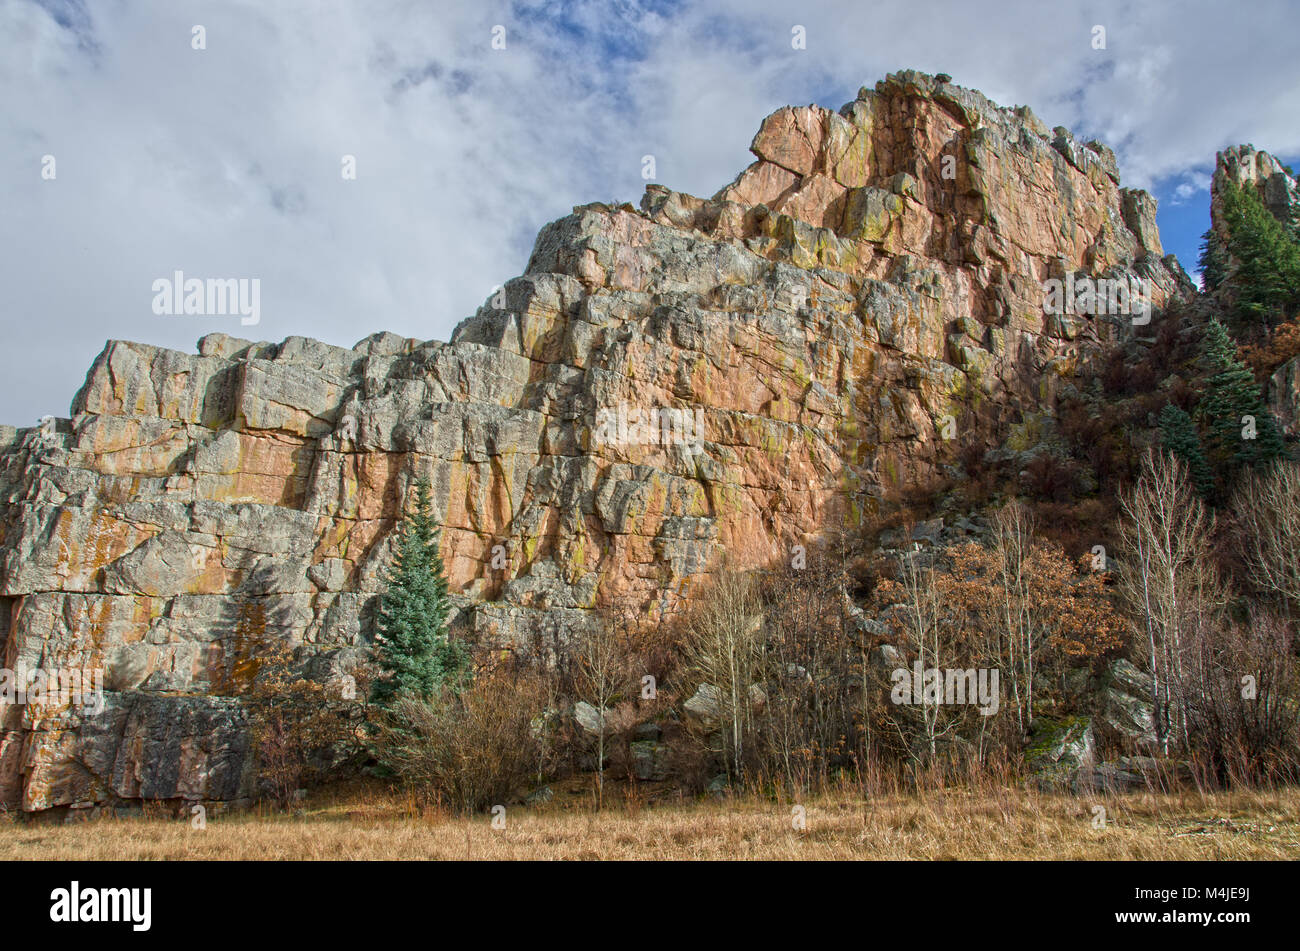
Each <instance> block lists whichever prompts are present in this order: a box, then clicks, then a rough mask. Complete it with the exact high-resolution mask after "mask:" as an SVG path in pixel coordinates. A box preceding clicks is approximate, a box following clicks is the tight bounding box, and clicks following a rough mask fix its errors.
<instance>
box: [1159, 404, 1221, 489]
mask: <svg viewBox="0 0 1300 951" xmlns="http://www.w3.org/2000/svg"><path fill="white" fill-rule="evenodd" d="M1160 438H1161V442H1162V443H1163V444H1164V447H1165V449H1166V450H1167V451H1169V452H1172V453H1173V454H1174V455H1175V456H1177V457H1178V458H1179V459H1181V460H1182V461H1183V462H1184V463H1185V464H1186V465H1187V471H1188V473H1190V475H1191V477H1192V484H1193V485H1194V486H1195V487H1196V491H1197V493H1198V494H1199V495H1200V496H1201V498H1203V499H1206V500H1209V499H1210V498H1211V497H1212V496H1213V494H1214V475H1213V474H1212V473H1211V472H1210V466H1209V464H1208V463H1207V462H1206V461H1205V453H1203V452H1202V451H1201V437H1200V434H1198V433H1197V431H1196V425H1195V424H1194V423H1193V422H1192V417H1190V416H1188V415H1187V414H1186V413H1185V412H1183V411H1182V410H1181V409H1179V408H1178V407H1177V406H1175V405H1174V404H1172V403H1169V404H1167V405H1166V406H1165V408H1164V409H1163V410H1161V411H1160Z"/></svg>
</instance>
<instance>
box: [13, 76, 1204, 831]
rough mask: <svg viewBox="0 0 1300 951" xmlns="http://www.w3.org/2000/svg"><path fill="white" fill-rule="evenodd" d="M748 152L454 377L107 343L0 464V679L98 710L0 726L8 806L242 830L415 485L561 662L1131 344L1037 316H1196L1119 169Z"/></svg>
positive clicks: (657, 195) (805, 128) (836, 126)
mask: <svg viewBox="0 0 1300 951" xmlns="http://www.w3.org/2000/svg"><path fill="white" fill-rule="evenodd" d="M753 151H754V153H755V155H756V156H757V157H758V159H759V160H758V161H757V162H756V163H755V164H753V165H751V166H750V167H749V168H748V169H746V170H745V171H744V172H742V173H741V175H740V176H739V177H738V178H737V180H736V181H735V182H733V183H732V184H731V185H729V186H727V187H725V188H724V189H723V190H722V191H721V192H719V193H718V195H717V196H716V197H715V198H713V199H703V198H697V197H693V196H689V195H683V194H680V193H676V192H672V191H669V190H668V189H665V188H662V187H659V186H651V187H650V188H649V189H648V190H647V194H646V196H645V198H644V199H643V201H642V207H641V208H640V209H637V208H633V207H632V206H630V205H623V206H619V207H608V206H604V205H588V206H585V207H580V208H576V209H575V210H574V213H573V214H572V215H570V216H568V217H566V218H563V219H561V220H559V221H556V222H553V223H552V224H550V225H548V226H547V227H546V228H544V229H543V230H542V232H541V234H539V236H538V239H537V243H536V246H535V248H534V252H533V255H532V259H531V260H530V262H529V265H528V269H527V272H526V273H525V274H524V275H523V276H521V277H519V278H516V279H514V280H511V281H509V282H508V283H507V284H506V285H505V290H504V295H503V296H504V300H500V299H497V298H493V299H492V300H489V301H488V302H487V303H486V304H485V305H484V306H483V307H482V308H481V309H480V310H479V311H478V312H477V313H476V314H475V315H474V316H472V317H470V318H469V319H467V320H465V321H464V322H463V323H462V324H461V325H460V326H459V327H458V328H457V330H456V332H455V334H454V335H453V337H452V340H451V342H450V343H439V342H436V341H435V342H421V341H416V340H407V339H402V338H398V337H395V336H393V335H391V334H376V335H374V336H372V337H369V338H367V339H366V340H363V341H362V342H361V343H359V344H357V345H356V346H355V347H354V348H352V349H350V350H349V349H343V348H339V347H332V346H327V345H325V344H321V343H317V342H315V341H311V340H305V339H303V338H290V339H289V340H286V341H284V342H283V343H280V344H271V343H254V342H250V341H242V340H235V339H233V338H229V337H225V336H224V335H213V336H210V337H206V338H204V340H202V341H200V347H199V354H198V355H194V354H184V353H177V352H173V351H168V350H162V349H159V348H155V347H149V346H145V345H141V344H131V343H122V342H114V343H111V344H109V346H108V347H107V349H106V350H105V351H104V353H103V354H101V355H100V357H99V358H98V359H97V360H96V362H95V365H94V366H93V367H92V368H91V371H90V373H89V375H88V377H87V381H86V385H85V387H84V388H83V389H82V391H81V392H80V393H79V394H78V396H77V397H76V399H75V400H74V402H73V407H72V418H71V419H70V420H65V421H61V422H52V423H50V424H48V425H47V426H45V427H43V428H42V429H39V430H20V431H14V430H0V646H2V649H3V659H4V663H5V665H6V666H7V667H10V668H12V667H14V666H15V665H16V664H17V663H18V662H19V661H23V662H26V663H28V664H31V665H37V664H44V665H54V666H68V667H78V668H83V667H84V668H94V669H99V670H102V671H103V674H104V684H105V693H106V703H105V706H104V709H103V710H102V711H101V712H100V713H98V714H94V715H90V714H87V713H85V712H84V711H79V710H77V709H72V708H69V709H64V710H60V711H54V712H38V711H34V710H33V709H31V708H30V707H24V706H16V705H13V704H10V705H5V704H3V703H0V801H3V802H4V803H5V804H6V805H10V806H19V807H21V808H24V809H32V810H34V809H46V808H51V807H54V806H76V805H85V804H91V803H96V802H104V801H108V800H113V799H133V798H157V799H176V798H192V799H204V798H207V799H238V798H241V797H244V796H247V795H249V794H250V793H251V792H252V791H253V785H252V766H251V764H250V762H249V758H248V756H247V749H248V737H247V731H246V729H245V728H244V725H243V719H242V716H243V714H242V712H241V703H240V699H239V698H240V696H241V694H243V693H244V692H246V691H247V690H248V688H249V686H250V683H251V681H252V677H253V676H254V674H255V671H256V664H255V663H253V661H255V660H256V658H257V656H258V655H259V652H261V651H263V650H265V649H266V647H268V646H270V645H275V644H281V643H287V644H289V645H290V646H292V647H293V648H294V649H295V651H296V652H297V656H298V657H299V659H300V660H301V661H302V662H303V664H304V665H305V669H306V670H308V671H309V672H310V674H311V676H314V677H318V678H320V679H326V680H328V679H332V678H335V677H339V676H341V674H342V673H343V672H344V671H346V670H347V669H348V668H349V667H350V666H351V665H352V664H353V663H355V661H356V660H357V658H358V657H359V656H361V655H362V654H364V653H365V651H366V650H367V645H368V641H369V637H370V635H371V624H372V617H373V611H374V608H375V603H374V602H375V598H376V596H377V595H378V593H379V592H380V591H381V590H382V579H383V574H384V571H385V569H386V568H387V566H388V565H389V564H390V562H391V554H392V540H393V529H394V526H395V525H396V520H397V518H398V517H399V515H400V512H401V510H402V505H403V503H404V501H405V500H407V499H408V498H409V497H410V495H411V492H412V487H413V485H414V483H415V481H416V480H417V479H419V478H427V479H429V481H430V482H431V485H432V487H433V497H434V502H435V507H436V514H437V516H438V518H439V520H440V522H441V524H442V526H443V536H442V538H443V541H442V551H443V557H444V560H445V562H446V565H447V570H448V575H449V578H450V582H451V587H452V590H453V592H454V594H455V597H456V608H457V610H456V615H455V618H454V620H453V631H454V633H455V636H458V637H464V638H467V639H470V640H472V641H474V642H476V643H478V644H480V645H483V646H511V647H514V648H515V649H518V650H522V651H537V652H541V653H546V652H547V651H550V650H552V649H554V648H555V647H556V646H557V645H561V644H563V642H564V640H565V639H566V638H567V637H569V636H571V635H572V633H573V631H574V630H576V629H577V628H579V627H580V626H582V625H585V624H589V623H591V622H592V617H593V612H594V609H595V608H597V607H598V606H600V605H603V604H613V603H630V604H633V605H635V606H637V607H639V608H640V610H641V612H642V615H643V617H644V622H645V623H646V624H657V623H659V622H660V621H661V620H662V619H663V616H664V614H665V613H666V612H671V611H673V610H675V609H677V608H679V607H680V602H681V601H682V599H683V597H686V598H690V597H697V596H699V595H698V592H699V591H701V590H703V587H702V585H701V582H703V581H706V580H707V578H708V576H709V575H710V574H711V573H712V572H714V571H716V570H717V568H718V566H719V565H721V564H722V563H723V561H724V559H725V560H726V563H727V564H729V565H731V566H733V567H737V568H756V567H764V566H769V565H772V564H774V563H777V562H779V561H781V560H783V559H785V558H788V557H789V556H790V550H791V547H792V546H793V545H796V544H801V545H805V546H806V545H809V544H812V543H814V542H815V540H816V539H817V538H818V537H819V536H820V535H821V533H823V532H824V531H825V530H827V528H828V527H832V526H836V525H839V524H841V523H849V524H852V523H853V522H854V521H855V520H857V519H859V518H861V517H862V516H863V515H866V514H870V513H872V512H874V511H875V510H877V509H878V508H879V507H880V506H881V505H882V504H883V502H885V501H886V500H888V499H889V498H891V497H893V496H896V495H898V494H899V493H901V492H903V491H904V490H906V489H907V488H908V487H911V486H915V485H917V484H919V483H921V482H922V481H924V480H926V479H927V478H929V477H931V476H932V475H934V474H935V473H936V472H937V471H938V467H939V465H940V461H941V460H942V459H951V457H952V448H953V447H952V446H947V445H945V441H944V439H943V437H942V436H941V433H942V431H943V427H944V423H945V420H947V419H949V418H964V415H963V414H964V413H965V411H966V410H967V409H975V410H976V411H977V413H976V415H977V417H978V418H979V420H980V421H981V427H982V428H981V430H980V432H979V433H959V434H958V437H957V438H958V443H960V442H961V441H962V440H963V439H965V440H970V439H977V440H979V441H982V442H987V443H988V446H989V448H994V447H996V445H997V441H998V439H999V438H1000V437H999V434H1000V433H1005V432H1006V429H1007V427H1008V425H1009V424H1011V423H1015V422H1019V421H1020V420H1021V418H1022V415H1023V414H1024V413H1027V412H1032V413H1037V414H1042V413H1049V414H1050V412H1051V411H1052V401H1053V399H1054V394H1055V392H1056V390H1057V388H1058V387H1059V386H1061V385H1063V384H1064V382H1067V381H1068V380H1069V379H1070V377H1071V375H1072V374H1074V373H1076V372H1077V371H1078V369H1079V368H1080V367H1082V366H1084V365H1086V363H1087V361H1088V359H1089V358H1090V357H1091V356H1093V355H1094V354H1096V353H1098V352H1099V351H1100V350H1101V349H1102V348H1103V347H1104V346H1105V345H1106V343H1107V342H1108V341H1113V340H1115V339H1117V338H1118V337H1119V336H1120V335H1122V334H1125V333H1131V332H1132V321H1131V319H1130V318H1129V317H1127V316H1123V315H1120V316H1114V315H1112V316H1098V317H1091V316H1081V317H1077V318H1075V319H1073V320H1070V321H1066V320H1063V319H1060V318H1058V317H1057V316H1056V315H1048V314H1045V313H1044V309H1043V298H1044V290H1043V288H1044V284H1043V282H1044V281H1045V280H1047V279H1050V278H1060V277H1062V276H1064V275H1066V274H1067V273H1070V274H1079V275H1087V276H1092V277H1101V276H1108V275H1109V276H1122V277H1134V278H1140V279H1142V280H1144V281H1146V282H1147V285H1148V287H1149V289H1150V295H1151V297H1152V299H1153V302H1154V303H1155V304H1156V305H1159V304H1161V303H1163V302H1164V301H1165V300H1166V299H1167V298H1168V297H1169V296H1170V295H1172V294H1175V293H1180V292H1181V290H1182V289H1184V288H1186V286H1187V285H1186V279H1185V277H1184V276H1183V275H1182V273H1181V271H1179V270H1176V265H1174V266H1173V267H1174V268H1175V269H1174V270H1171V269H1170V266H1169V265H1167V264H1166V263H1165V262H1164V261H1162V260H1160V258H1159V244H1158V235H1157V234H1156V232H1155V226H1154V202H1151V201H1150V200H1149V198H1145V197H1142V195H1141V193H1130V192H1126V191H1124V190H1122V189H1120V188H1119V187H1118V184H1117V181H1116V179H1117V175H1118V173H1117V172H1115V171H1114V168H1113V166H1114V162H1113V156H1110V157H1109V158H1107V156H1108V150H1104V147H1102V146H1096V145H1095V144H1090V145H1088V146H1080V145H1076V144H1075V143H1074V142H1073V140H1072V139H1070V138H1069V136H1068V134H1066V133H1064V132H1063V130H1062V131H1060V132H1059V133H1058V134H1056V135H1055V136H1053V135H1052V134H1050V133H1048V131H1047V130H1046V129H1045V128H1043V127H1042V125H1041V123H1039V122H1038V121H1037V120H1036V119H1034V118H1033V116H1032V113H1029V112H1028V110H1019V111H1010V110H1004V109H1001V108H999V107H997V106H995V105H994V104H992V103H990V102H988V100H986V99H985V98H984V97H983V96H981V95H980V94H979V93H976V92H972V91H970V90H965V89H961V88H960V87H957V86H953V85H951V84H947V83H939V82H937V81H935V80H934V79H932V78H930V77H927V76H923V75H921V74H917V73H904V74H899V75H898V76H893V77H890V78H889V79H887V80H885V81H883V82H881V83H879V84H877V86H876V88H875V90H874V91H864V92H863V93H861V94H860V96H859V98H858V99H857V100H856V101H854V102H853V103H850V104H849V105H847V106H846V107H845V108H844V109H843V110H841V112H840V113H839V114H834V113H830V112H827V111H826V110H823V109H819V108H816V107H808V108H792V109H783V110H780V111H779V112H777V113H775V114H774V115H773V116H771V117H769V118H768V119H767V120H766V121H765V122H764V123H763V126H762V128H761V129H760V131H759V134H758V135H757V136H756V137H755V140H754V144H753ZM688 579H689V581H690V582H691V583H690V584H687V583H686V582H687V580H688Z"/></svg>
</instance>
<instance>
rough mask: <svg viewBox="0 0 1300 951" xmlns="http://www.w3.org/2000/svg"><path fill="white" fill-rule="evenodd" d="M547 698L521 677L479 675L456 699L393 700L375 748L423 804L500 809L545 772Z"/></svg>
mask: <svg viewBox="0 0 1300 951" xmlns="http://www.w3.org/2000/svg"><path fill="white" fill-rule="evenodd" d="M551 699H552V692H551V690H550V689H549V688H548V687H547V685H546V684H545V683H544V682H543V681H542V680H541V679H539V678H538V677H536V676H535V675H532V674H530V673H528V672H518V671H507V670H499V671H493V672H484V673H481V674H480V675H479V676H478V677H477V678H476V679H475V681H474V683H473V684H472V685H471V686H470V687H469V688H467V689H466V690H464V691H463V692H461V693H460V694H456V693H454V692H453V691H451V690H449V689H444V690H443V691H442V692H441V693H439V694H437V695H436V696H434V697H433V698H431V699H430V700H429V701H427V702H426V701H423V700H420V699H418V698H415V697H410V696H406V697H403V698H401V699H400V700H398V702H397V703H396V704H395V705H394V707H393V710H392V714H391V715H390V716H388V717H387V718H385V719H384V720H383V721H382V722H381V724H380V726H379V730H378V736H377V740H376V750H377V753H378V755H379V757H380V759H381V760H382V761H383V762H384V763H385V764H386V765H387V766H388V767H389V768H390V769H392V770H393V771H394V772H395V773H396V774H397V775H398V776H399V777H401V779H402V780H403V781H404V782H406V783H407V784H409V785H411V786H413V787H414V788H415V789H417V790H418V791H420V792H421V793H422V794H423V795H424V796H425V797H426V798H427V800H430V801H435V800H436V801H441V802H443V803H445V804H446V805H448V806H450V807H451V808H452V809H453V810H454V811H456V812H462V813H468V812H473V811H476V810H479V809H483V808H486V807H488V806H492V805H495V804H498V803H502V804H503V803H506V802H509V801H511V800H512V799H513V798H514V797H515V796H516V795H517V794H518V793H519V792H520V791H521V790H522V789H523V788H524V787H525V786H526V785H527V784H528V783H529V782H531V781H535V780H536V779H537V777H538V776H539V775H540V774H542V773H544V771H545V769H546V766H547V763H548V760H549V754H550V735H549V733H550V718H549V717H548V716H547V712H548V709H549V707H550V701H551Z"/></svg>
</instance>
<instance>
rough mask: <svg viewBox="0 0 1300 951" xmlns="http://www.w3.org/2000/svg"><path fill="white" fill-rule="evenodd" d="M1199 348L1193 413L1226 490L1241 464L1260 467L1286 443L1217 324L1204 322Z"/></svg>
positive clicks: (1277, 455)
mask: <svg viewBox="0 0 1300 951" xmlns="http://www.w3.org/2000/svg"><path fill="white" fill-rule="evenodd" d="M1201 347H1202V349H1201V360H1202V366H1203V368H1204V370H1205V372H1206V380H1205V392H1204V394H1203V395H1202V396H1201V399H1200V402H1198V403H1197V404H1196V415H1197V418H1198V421H1199V422H1200V424H1201V428H1202V431H1203V432H1204V433H1205V458H1206V461H1207V462H1208V463H1209V464H1210V466H1211V467H1212V468H1213V470H1214V471H1215V473H1216V476H1217V481H1218V482H1219V485H1220V488H1221V489H1224V490H1226V489H1227V488H1228V487H1229V486H1230V484H1231V482H1232V480H1233V478H1234V477H1235V475H1236V473H1237V472H1238V471H1239V470H1240V469H1241V468H1242V467H1243V466H1250V467H1263V466H1266V465H1268V464H1269V463H1271V462H1272V461H1273V460H1275V459H1279V458H1282V457H1283V456H1285V455H1286V446H1285V445H1284V443H1283V442H1282V434H1281V432H1280V430H1279V429H1278V426H1277V420H1275V419H1274V418H1273V414H1272V413H1270V412H1269V411H1268V409H1267V408H1265V406H1264V400H1263V398H1262V397H1261V396H1260V392H1259V386H1258V384H1256V383H1255V378H1254V376H1252V375H1251V372H1250V370H1248V369H1247V368H1246V366H1245V364H1243V363H1242V362H1241V360H1240V359H1238V357H1237V346H1236V344H1235V343H1233V341H1232V338H1231V337H1230V336H1229V335H1228V331H1227V330H1226V329H1225V328H1224V326H1223V324H1221V323H1219V322H1218V321H1217V320H1211V321H1210V323H1209V325H1208V326H1207V327H1206V330H1205V337H1204V339H1203V340H1202V344H1201Z"/></svg>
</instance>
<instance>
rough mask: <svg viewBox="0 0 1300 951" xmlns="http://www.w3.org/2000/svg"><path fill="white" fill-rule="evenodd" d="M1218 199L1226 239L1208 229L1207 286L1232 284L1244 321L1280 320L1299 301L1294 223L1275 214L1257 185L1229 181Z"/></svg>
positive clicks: (1299, 266) (1203, 262)
mask: <svg viewBox="0 0 1300 951" xmlns="http://www.w3.org/2000/svg"><path fill="white" fill-rule="evenodd" d="M1219 199H1220V220H1221V222H1222V225H1223V229H1224V231H1225V232H1226V242H1221V241H1220V239H1219V238H1218V236H1216V235H1213V234H1211V233H1210V232H1207V233H1206V235H1207V236H1206V244H1205V247H1204V250H1203V251H1202V255H1201V269H1202V272H1203V273H1205V274H1207V275H1209V276H1207V278H1206V287H1213V286H1219V285H1221V284H1222V283H1223V282H1225V281H1226V282H1227V283H1229V284H1230V285H1231V287H1232V290H1233V293H1234V296H1235V301H1236V306H1237V310H1238V315H1239V318H1240V319H1241V320H1242V321H1243V322H1255V321H1264V322H1265V323H1268V324H1274V323H1277V322H1278V320H1279V319H1281V318H1282V317H1285V316H1286V315H1287V314H1288V313H1289V312H1290V311H1291V310H1292V309H1294V308H1295V307H1296V306H1297V305H1300V243H1298V242H1297V241H1296V237H1295V231H1294V229H1293V227H1292V226H1291V223H1290V222H1281V221H1278V220H1277V218H1275V217H1273V215H1272V213H1271V212H1270V211H1269V210H1268V209H1267V208H1266V207H1265V206H1264V202H1263V201H1261V200H1260V197H1259V195H1258V194H1256V192H1255V189H1254V188H1251V187H1242V186H1241V185H1238V184H1236V183H1235V182H1231V181H1224V182H1223V183H1222V185H1221V186H1220V188H1219ZM1220 245H1222V247H1220ZM1212 280H1213V281H1216V282H1217V283H1215V284H1211V281H1212Z"/></svg>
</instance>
